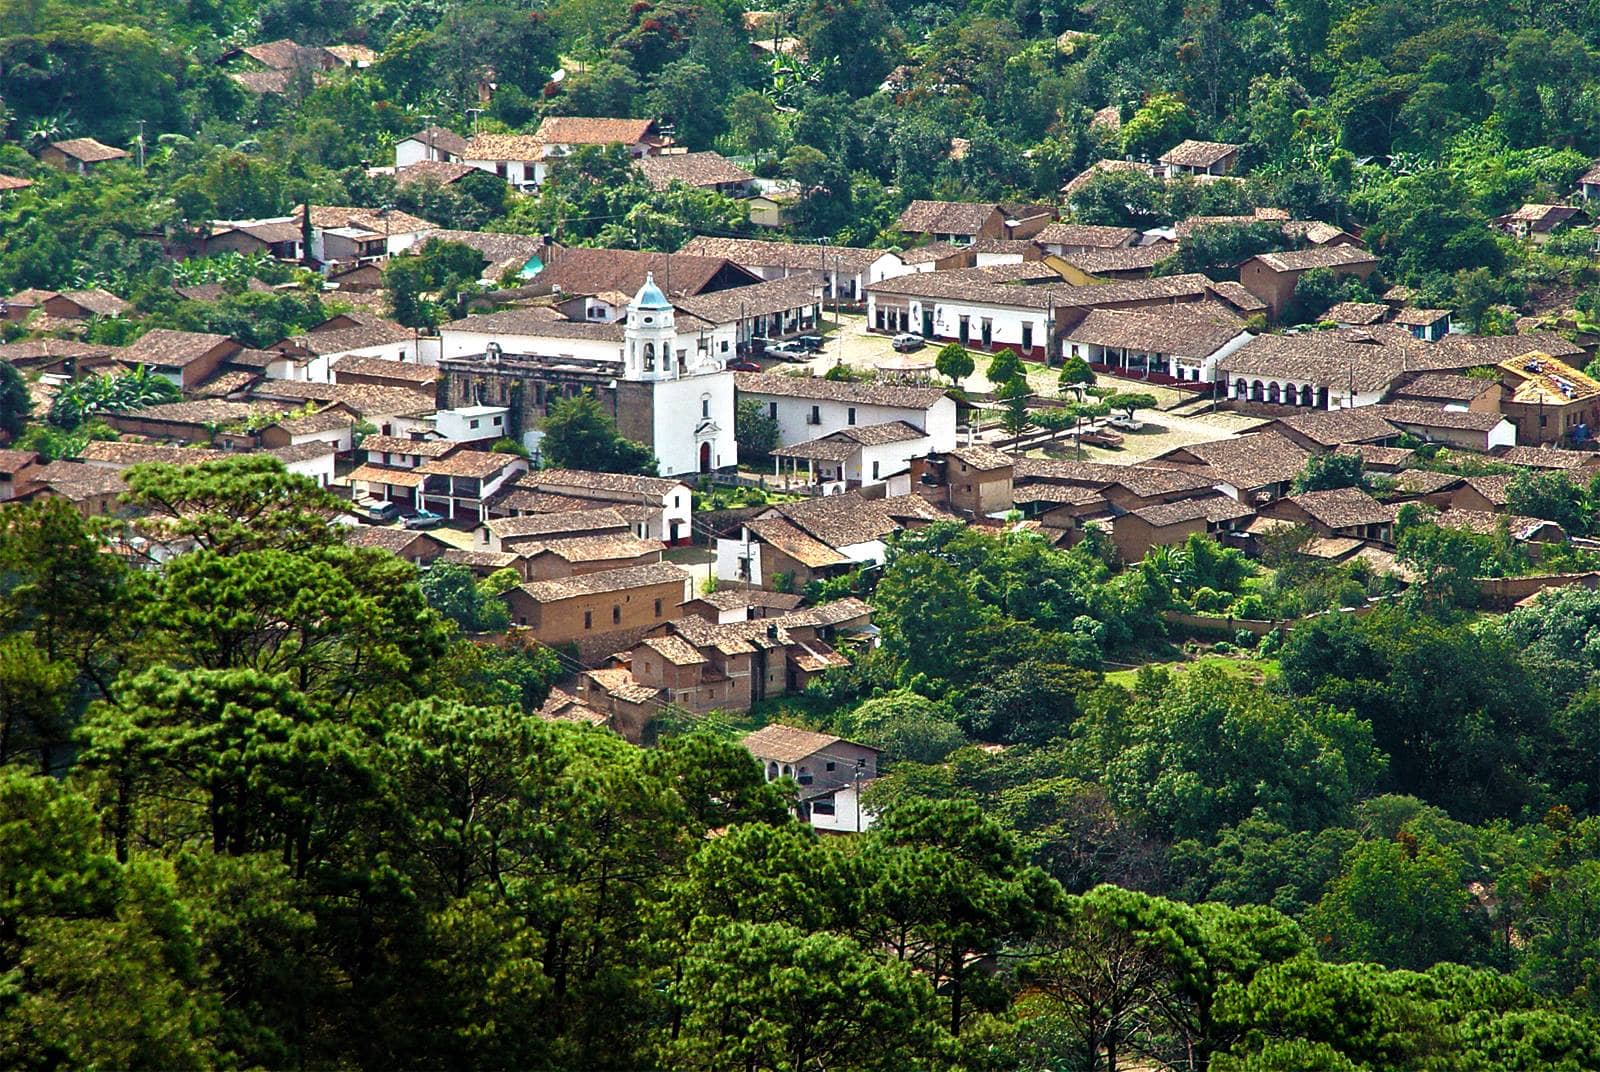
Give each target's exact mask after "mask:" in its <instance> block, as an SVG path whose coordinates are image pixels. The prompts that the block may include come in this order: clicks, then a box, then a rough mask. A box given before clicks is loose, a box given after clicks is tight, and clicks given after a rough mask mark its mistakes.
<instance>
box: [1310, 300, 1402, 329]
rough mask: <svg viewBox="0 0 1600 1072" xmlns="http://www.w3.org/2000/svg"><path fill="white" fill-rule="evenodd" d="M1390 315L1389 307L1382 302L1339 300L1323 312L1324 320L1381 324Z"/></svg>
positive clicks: (1343, 322) (1338, 322)
mask: <svg viewBox="0 0 1600 1072" xmlns="http://www.w3.org/2000/svg"><path fill="white" fill-rule="evenodd" d="M1388 315H1389V307H1388V306H1387V305H1385V304H1383V303H1382V302H1353V301H1346V302H1339V303H1338V304H1337V305H1335V306H1333V307H1332V308H1330V309H1329V310H1328V311H1327V312H1326V313H1324V314H1323V316H1322V318H1323V319H1324V320H1332V321H1333V322H1334V323H1336V324H1363V325H1365V324H1381V323H1383V321H1384V318H1385V317H1387V316H1388Z"/></svg>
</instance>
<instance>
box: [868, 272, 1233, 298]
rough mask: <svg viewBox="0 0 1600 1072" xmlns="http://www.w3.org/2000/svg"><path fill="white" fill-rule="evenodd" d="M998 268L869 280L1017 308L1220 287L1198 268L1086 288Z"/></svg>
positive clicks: (888, 288) (900, 291) (886, 288)
mask: <svg viewBox="0 0 1600 1072" xmlns="http://www.w3.org/2000/svg"><path fill="white" fill-rule="evenodd" d="M997 267H998V268H999V271H992V270H989V269H984V268H958V269H953V270H949V271H942V272H920V273H915V274H911V275H902V276H895V277H894V278H892V279H884V280H880V281H879V282H876V283H872V284H869V285H868V287H867V290H868V291H869V292H871V293H873V294H887V295H897V296H905V297H912V298H934V299H940V298H942V299H947V300H956V301H967V302H973V303H978V304H988V305H999V306H1005V307H1008V308H1014V309H1056V308H1080V309H1092V308H1096V307H1104V306H1107V305H1116V304H1122V303H1126V302H1135V301H1143V302H1151V303H1155V302H1165V301H1172V300H1191V301H1194V300H1199V299H1200V298H1203V297H1205V295H1206V294H1208V293H1210V292H1211V291H1212V290H1214V289H1216V288H1215V284H1213V283H1212V282H1211V280H1209V279H1207V278H1206V277H1205V276H1203V275H1200V274H1198V273H1186V274H1183V275H1169V276H1162V277H1160V278H1158V279H1126V280H1121V281H1119V282H1114V283H1100V284H1097V285H1094V286H1082V287H1079V286H1073V285H1071V284H1069V283H1067V282H1065V281H1059V282H1051V283H1048V284H1045V285H1036V286H1028V285H1024V284H1022V283H1019V282H1005V281H1003V277H1004V275H1005V274H1006V273H1012V274H1015V273H1018V272H1021V273H1024V274H1035V273H1038V272H1039V271H1040V270H1041V269H1040V268H1039V266H1038V265H1020V266H1019V265H1000V266H997Z"/></svg>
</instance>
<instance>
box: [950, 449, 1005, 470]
mask: <svg viewBox="0 0 1600 1072" xmlns="http://www.w3.org/2000/svg"><path fill="white" fill-rule="evenodd" d="M946 453H947V454H948V455H949V456H950V457H952V458H955V459H956V460H958V461H960V462H963V463H965V464H966V466H967V467H968V468H969V469H976V470H977V471H978V472H980V473H991V472H994V471H995V470H997V469H1010V468H1011V467H1012V466H1013V465H1014V464H1015V463H1016V459H1015V458H1013V457H1012V456H1011V455H1009V454H1007V453H1006V452H1005V451H1003V450H997V449H996V448H994V447H990V446H986V445H984V444H982V443H975V444H973V445H972V446H970V447H957V448H956V449H955V450H952V451H947V452H946Z"/></svg>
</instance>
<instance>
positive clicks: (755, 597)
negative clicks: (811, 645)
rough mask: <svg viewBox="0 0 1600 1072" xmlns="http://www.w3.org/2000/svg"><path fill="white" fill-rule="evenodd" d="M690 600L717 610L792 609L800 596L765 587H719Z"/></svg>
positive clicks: (798, 602)
mask: <svg viewBox="0 0 1600 1072" xmlns="http://www.w3.org/2000/svg"><path fill="white" fill-rule="evenodd" d="M690 602H699V603H704V604H706V605H707V606H711V607H715V608H716V609H717V610H742V609H746V608H749V607H771V608H775V609H777V610H793V609H794V608H796V607H798V606H799V605H800V603H801V598H800V596H798V595H795V594H794V593H792V592H769V591H767V590H766V589H765V588H719V589H717V590H716V591H715V592H702V593H701V594H699V595H697V596H695V597H694V599H692V600H690Z"/></svg>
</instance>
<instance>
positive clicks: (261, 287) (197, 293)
mask: <svg viewBox="0 0 1600 1072" xmlns="http://www.w3.org/2000/svg"><path fill="white" fill-rule="evenodd" d="M244 288H245V290H248V291H250V292H251V293H253V294H271V293H272V288H271V287H269V286H267V285H266V284H265V283H263V282H262V281H261V280H259V279H256V278H253V277H252V278H251V279H249V280H247V281H246V282H245V287H244ZM172 289H173V291H174V292H176V293H177V295H178V297H180V298H182V299H183V300H184V301H199V302H212V301H218V300H220V299H222V298H224V297H226V296H227V294H228V288H227V286H225V285H224V284H222V283H196V284H195V285H194V286H190V287H176V286H175V287H173V288H172Z"/></svg>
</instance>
